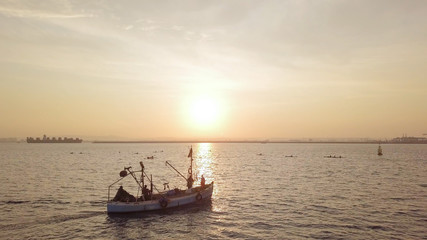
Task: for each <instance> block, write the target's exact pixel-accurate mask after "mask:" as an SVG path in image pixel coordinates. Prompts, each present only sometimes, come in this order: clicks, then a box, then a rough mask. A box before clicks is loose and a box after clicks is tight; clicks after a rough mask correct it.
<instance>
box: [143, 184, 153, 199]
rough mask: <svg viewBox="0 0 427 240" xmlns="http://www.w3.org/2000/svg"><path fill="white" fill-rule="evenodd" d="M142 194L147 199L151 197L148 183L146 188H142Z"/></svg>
mask: <svg viewBox="0 0 427 240" xmlns="http://www.w3.org/2000/svg"><path fill="white" fill-rule="evenodd" d="M142 194H143V195H144V199H145V200H148V199H150V197H151V196H150V190H148V188H147V185H144V188H143V189H142Z"/></svg>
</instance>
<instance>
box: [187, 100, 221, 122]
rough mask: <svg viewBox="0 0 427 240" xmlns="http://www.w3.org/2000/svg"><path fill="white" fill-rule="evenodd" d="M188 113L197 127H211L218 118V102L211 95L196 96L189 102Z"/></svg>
mask: <svg viewBox="0 0 427 240" xmlns="http://www.w3.org/2000/svg"><path fill="white" fill-rule="evenodd" d="M189 115H190V117H191V120H192V123H193V124H196V125H197V126H198V127H204V128H206V127H212V126H214V125H215V124H216V123H217V122H218V120H219V118H220V115H221V114H220V103H219V101H218V100H217V99H215V98H213V97H209V96H200V97H196V98H194V99H193V100H192V101H191V102H190V114H189Z"/></svg>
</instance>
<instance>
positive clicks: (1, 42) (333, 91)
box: [0, 0, 427, 139]
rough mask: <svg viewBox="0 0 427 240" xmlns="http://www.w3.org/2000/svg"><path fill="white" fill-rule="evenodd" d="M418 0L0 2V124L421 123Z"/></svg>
mask: <svg viewBox="0 0 427 240" xmlns="http://www.w3.org/2000/svg"><path fill="white" fill-rule="evenodd" d="M426 12H427V1H423V0H420V1H417V0H411V1H406V0H401V1H395V0H384V1H380V0H373V1H372V0H369V1H367V0H366V1H365V0H358V1H341V0H336V1H334V0H330V1H329V0H325V1H317V0H313V1H306V0H296V1H287V0H278V1H271V0H267V1H251V0H249V1H248V0H244V1H239V0H236V1H225V0H224V1H185V0H183V1H141V0H135V1H129V0H123V1H114V0H111V1H96V0H94V1H83V0H82V1H68V0H52V1H49V0H46V1H36V0H33V1H8V0H3V1H0V137H22V138H24V137H26V136H33V137H37V136H42V135H43V134H47V135H49V136H56V137H59V136H80V137H86V138H108V137H110V138H123V139H166V138H174V139H188V138H221V139H253V138H259V139H273V138H284V139H286V138H393V137H399V136H402V134H404V133H405V134H407V135H410V136H421V135H422V134H423V133H427V124H426V123H427V104H426V103H427V14H426Z"/></svg>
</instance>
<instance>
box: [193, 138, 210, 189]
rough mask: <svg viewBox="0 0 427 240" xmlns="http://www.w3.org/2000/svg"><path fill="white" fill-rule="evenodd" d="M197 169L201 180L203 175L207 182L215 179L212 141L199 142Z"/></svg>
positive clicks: (198, 177)
mask: <svg viewBox="0 0 427 240" xmlns="http://www.w3.org/2000/svg"><path fill="white" fill-rule="evenodd" d="M196 156H197V157H196V169H197V179H198V181H200V178H201V176H202V175H203V176H204V177H205V179H206V183H209V182H211V181H213V180H214V179H213V174H212V173H213V170H212V167H213V166H212V163H213V158H212V144H211V143H199V145H198V147H197V155H196Z"/></svg>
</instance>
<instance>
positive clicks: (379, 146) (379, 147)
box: [378, 144, 383, 156]
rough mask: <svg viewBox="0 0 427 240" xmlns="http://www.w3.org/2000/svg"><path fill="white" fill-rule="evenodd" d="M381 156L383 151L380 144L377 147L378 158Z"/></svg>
mask: <svg viewBox="0 0 427 240" xmlns="http://www.w3.org/2000/svg"><path fill="white" fill-rule="evenodd" d="M382 155H383V149H382V148H381V144H380V145H378V156H382Z"/></svg>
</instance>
